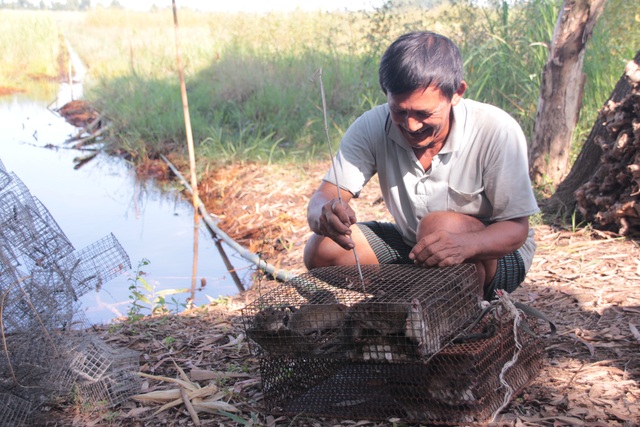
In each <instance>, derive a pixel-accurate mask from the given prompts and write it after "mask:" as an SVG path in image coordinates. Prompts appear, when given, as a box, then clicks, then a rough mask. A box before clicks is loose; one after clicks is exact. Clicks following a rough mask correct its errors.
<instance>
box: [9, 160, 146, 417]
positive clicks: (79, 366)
mask: <svg viewBox="0 0 640 427" xmlns="http://www.w3.org/2000/svg"><path fill="white" fill-rule="evenodd" d="M130 268H131V262H130V259H129V256H128V255H127V253H126V252H125V251H124V249H123V248H122V246H121V245H120V243H119V242H118V240H117V239H116V238H115V236H114V235H113V234H109V235H107V236H105V237H104V238H102V239H100V240H98V241H96V242H94V243H93V244H91V245H89V246H87V247H85V248H83V249H81V250H76V249H75V248H74V247H73V245H72V244H71V242H70V241H69V240H68V239H67V237H66V236H65V235H64V233H63V232H62V230H61V229H60V227H59V226H58V224H57V223H56V221H55V220H54V218H53V216H52V215H51V214H50V213H49V211H48V210H47V209H46V207H45V206H44V205H43V204H42V202H40V201H39V200H38V199H37V198H35V197H33V196H32V195H31V193H30V192H29V189H28V188H27V187H26V186H25V185H24V184H23V183H22V181H20V179H19V178H18V177H17V176H16V175H15V174H14V173H8V172H7V171H6V169H5V168H4V165H3V164H2V162H0V329H2V343H3V348H4V351H2V352H0V426H3V425H12V426H13V425H23V424H26V423H28V422H27V421H26V419H27V418H28V417H29V416H31V415H32V414H33V413H35V412H36V411H37V409H38V408H39V407H40V406H41V405H43V404H44V402H45V401H46V400H47V399H48V398H52V397H54V396H56V395H62V394H65V393H69V391H70V389H71V387H72V386H73V385H74V384H76V383H81V384H79V385H78V387H80V385H83V386H86V388H85V391H86V393H87V396H83V397H86V399H87V400H91V398H92V396H98V397H96V399H97V398H99V399H101V400H106V401H107V403H108V404H110V405H113V404H117V403H118V402H120V401H122V399H124V398H126V397H127V396H129V395H131V394H133V393H134V392H135V390H136V389H137V387H138V384H139V381H137V380H138V378H137V377H134V376H133V373H132V372H135V371H137V370H138V369H139V362H138V354H137V352H131V351H128V350H118V349H112V348H111V347H109V346H108V345H106V343H103V342H101V341H100V340H99V339H97V338H95V337H90V336H87V335H86V334H83V333H82V332H81V331H82V330H83V329H87V328H88V326H89V325H88V321H87V320H86V316H84V313H83V312H82V310H81V304H80V300H79V298H80V297H81V296H82V295H84V294H86V293H87V292H89V291H92V290H98V289H100V288H101V287H102V285H103V284H105V283H106V282H108V281H109V280H111V279H112V278H114V277H116V276H117V275H119V274H122V273H123V272H125V271H126V270H128V269H130ZM72 332H77V333H72ZM78 333H79V335H78ZM102 390H104V393H102Z"/></svg>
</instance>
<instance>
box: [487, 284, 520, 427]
mask: <svg viewBox="0 0 640 427" xmlns="http://www.w3.org/2000/svg"><path fill="white" fill-rule="evenodd" d="M496 294H497V296H498V302H499V303H501V304H502V306H503V307H504V308H505V309H506V310H507V311H508V312H509V313H511V314H512V315H513V339H514V341H515V344H516V349H515V351H514V352H513V357H512V358H511V360H509V361H508V362H507V363H505V364H504V366H503V367H502V370H501V371H500V375H499V379H500V383H501V384H502V386H503V387H504V388H505V395H504V399H503V400H502V405H500V407H499V408H498V409H496V411H495V412H494V413H493V415H492V417H491V422H495V420H496V417H497V416H498V414H500V412H501V411H502V410H503V409H504V408H506V407H507V406H508V405H509V402H510V401H511V398H512V397H513V393H514V390H513V387H511V385H510V384H509V383H508V382H507V380H506V379H505V375H506V373H507V371H508V370H509V369H510V368H511V367H512V366H513V365H515V363H516V362H517V360H518V356H519V355H520V351H521V350H522V344H520V341H519V340H518V325H519V324H520V313H521V311H520V310H518V309H517V308H516V306H515V305H514V304H513V302H512V301H511V299H510V298H509V294H508V293H507V292H505V291H503V290H498V291H496Z"/></svg>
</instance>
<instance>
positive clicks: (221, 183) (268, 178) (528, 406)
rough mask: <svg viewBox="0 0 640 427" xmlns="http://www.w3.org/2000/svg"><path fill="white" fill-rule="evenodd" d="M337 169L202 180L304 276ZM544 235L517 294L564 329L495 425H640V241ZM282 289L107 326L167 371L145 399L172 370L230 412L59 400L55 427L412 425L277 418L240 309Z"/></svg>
mask: <svg viewBox="0 0 640 427" xmlns="http://www.w3.org/2000/svg"><path fill="white" fill-rule="evenodd" d="M184 166H185V165H181V166H180V168H181V169H182V168H184ZM327 166H328V162H319V163H318V164H315V165H313V166H309V167H282V166H273V165H272V166H257V165H252V164H245V165H235V166H230V167H226V168H223V169H217V170H211V171H210V172H208V173H207V174H206V178H203V179H202V180H201V182H200V183H199V196H200V198H201V199H202V201H203V202H204V204H205V206H206V209H207V210H208V212H209V213H210V214H212V215H214V216H215V217H217V219H218V220H219V223H218V226H219V227H220V229H222V230H224V231H225V232H226V233H227V234H228V235H229V236H230V237H231V238H233V239H234V240H235V241H237V242H238V243H239V244H241V245H242V246H244V247H246V248H248V249H249V250H251V252H253V253H259V254H260V257H261V259H263V260H264V261H265V262H267V263H269V264H271V265H274V266H277V268H279V269H284V270H286V271H288V272H291V273H293V274H299V273H303V272H304V271H305V269H304V267H303V265H302V249H303V246H304V242H305V241H306V239H307V238H308V236H309V231H308V227H307V225H306V219H305V212H306V203H307V201H308V199H309V197H310V196H311V194H312V193H313V190H314V189H315V187H316V186H317V184H318V182H319V180H320V178H321V176H322V175H323V173H324V171H325V170H326V168H327ZM184 170H185V171H186V168H185V169H184ZM185 176H188V174H185ZM185 196H186V197H190V195H188V194H186V193H185ZM355 207H356V213H357V214H358V218H359V219H363V220H364V219H385V218H388V214H387V213H386V211H385V208H384V205H383V203H382V202H381V200H380V193H379V190H378V187H377V186H376V185H375V183H372V185H370V186H369V187H367V189H366V191H365V192H363V195H362V197H361V198H360V199H358V200H357V202H356V205H355ZM535 230H536V240H537V243H538V250H537V253H536V256H535V258H534V262H533V266H532V268H531V270H530V272H529V274H528V276H527V279H526V281H525V283H524V284H523V286H521V287H520V288H519V289H518V290H517V291H516V292H514V293H513V294H512V297H513V298H514V299H517V300H519V301H521V302H523V303H526V304H529V305H531V306H532V307H535V308H537V309H538V310H540V311H542V312H543V313H544V314H546V315H547V316H548V317H549V318H550V319H551V320H552V321H553V322H555V324H556V325H557V328H558V333H557V335H556V336H553V337H549V338H546V339H545V345H546V348H545V359H544V363H543V366H542V369H541V371H540V373H539V375H538V376H537V377H536V378H535V379H534V380H533V381H532V382H531V383H530V384H529V385H528V386H527V387H526V388H524V390H523V391H521V392H520V393H519V394H518V395H517V396H515V397H514V398H513V399H512V400H511V402H510V404H509V406H507V407H506V408H505V409H504V410H503V411H502V413H501V416H500V417H498V421H496V422H495V423H494V424H493V425H504V426H507V425H512V426H626V427H630V426H638V425H640V384H639V382H640V357H639V356H638V354H639V352H640V332H639V331H638V329H639V328H640V247H639V245H638V242H637V241H634V240H631V239H624V238H620V237H618V236H615V235H612V234H610V233H603V232H597V231H595V230H592V229H590V228H576V229H573V230H572V229H567V228H559V227H553V226H549V225H537V226H535ZM231 258H232V260H233V256H232V257H231ZM276 286H280V283H278V282H276V281H275V280H272V279H270V278H269V277H267V276H266V275H265V274H263V273H261V272H260V271H255V272H254V274H253V284H252V286H251V288H250V289H249V290H248V291H246V292H245V293H243V294H242V295H235V296H233V297H232V298H229V299H228V300H227V301H218V302H217V303H213V304H211V305H209V306H208V307H205V308H198V309H193V310H190V311H186V312H184V313H181V314H179V315H166V316H154V317H149V318H145V319H143V320H142V321H139V322H136V323H129V322H122V323H119V324H116V325H110V326H108V327H104V328H103V329H102V330H101V332H100V333H101V335H102V336H103V337H104V338H105V339H106V340H107V342H109V343H110V344H112V345H117V346H125V347H128V348H132V349H136V350H138V351H140V352H141V355H142V356H141V372H143V373H145V374H148V375H153V376H155V377H146V378H145V382H144V383H143V388H142V389H141V394H145V393H148V392H151V391H160V390H171V389H173V390H176V392H177V389H178V388H179V386H178V385H177V384H176V383H175V382H169V381H168V380H166V378H171V379H175V378H178V377H179V375H180V370H183V371H184V374H185V376H186V377H184V378H185V380H188V382H189V383H190V384H191V385H190V386H189V387H193V388H196V389H200V390H201V391H202V389H205V391H202V393H208V394H209V395H211V396H215V399H217V400H218V401H219V402H222V403H221V404H220V406H219V407H215V408H214V409H209V410H207V409H203V408H202V407H199V408H198V409H197V410H196V409H194V408H191V412H190V411H189V406H188V405H186V404H185V403H184V400H180V399H179V398H178V400H176V401H175V402H174V403H175V406H173V407H170V408H166V409H161V407H162V405H163V404H165V403H167V402H169V401H170V400H172V399H169V398H165V399H164V400H163V399H160V398H158V399H157V400H155V401H152V400H150V399H147V400H145V401H136V400H133V399H132V400H129V401H128V402H125V403H124V404H122V405H119V406H118V407H116V408H108V409H105V408H99V407H87V406H86V405H84V406H80V405H66V404H61V405H60V406H59V407H52V408H51V411H50V413H49V414H45V415H46V417H47V424H48V425H77V426H89V425H95V426H102V425H117V426H143V425H144V426H190V425H207V426H230V425H245V426H250V425H262V426H318V427H325V426H366V425H368V426H392V425H403V424H402V422H401V421H398V420H362V419H354V420H336V419H319V418H308V417H304V416H297V417H274V416H271V415H269V414H267V413H265V411H264V406H263V395H262V387H261V383H260V370H259V365H258V363H259V359H258V357H257V356H256V355H254V354H252V352H251V351H250V347H249V345H248V341H247V338H246V337H244V329H243V325H242V322H241V314H242V312H241V310H242V308H243V307H244V306H245V305H246V304H247V303H249V302H251V301H252V300H254V299H255V298H256V297H258V296H260V295H262V294H264V293H265V292H268V291H269V290H271V289H273V288H274V287H276ZM168 337H170V340H168V339H167V338H168ZM160 377H166V378H165V380H161V379H160ZM183 387H184V384H183ZM207 387H209V388H207ZM174 396H175V395H174ZM211 396H210V398H211ZM173 399H175V397H174V398H173ZM196 400H197V399H196ZM196 400H194V401H196ZM191 406H193V405H191ZM218 409H223V410H224V411H225V412H219V411H218ZM54 414H55V416H53V415H54ZM54 419H55V421H52V420H54ZM198 423H199V424H198Z"/></svg>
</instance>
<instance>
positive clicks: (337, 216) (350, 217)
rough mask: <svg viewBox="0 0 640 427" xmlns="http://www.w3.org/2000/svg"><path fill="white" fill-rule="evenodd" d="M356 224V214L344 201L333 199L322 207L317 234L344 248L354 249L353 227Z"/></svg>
mask: <svg viewBox="0 0 640 427" xmlns="http://www.w3.org/2000/svg"><path fill="white" fill-rule="evenodd" d="M355 223H356V213H355V212H354V211H353V209H351V206H349V205H348V204H347V203H345V202H344V201H342V202H341V201H340V200H339V199H337V198H336V199H332V200H330V201H329V202H327V203H325V204H324V205H322V210H321V213H320V216H319V218H318V227H317V230H314V231H315V232H316V233H317V234H320V235H323V236H326V237H329V238H330V239H331V240H333V241H334V242H336V243H337V244H339V245H340V246H341V247H342V248H344V249H347V250H350V249H353V246H354V244H353V240H352V239H351V238H350V237H349V236H350V235H351V226H352V225H353V224H355Z"/></svg>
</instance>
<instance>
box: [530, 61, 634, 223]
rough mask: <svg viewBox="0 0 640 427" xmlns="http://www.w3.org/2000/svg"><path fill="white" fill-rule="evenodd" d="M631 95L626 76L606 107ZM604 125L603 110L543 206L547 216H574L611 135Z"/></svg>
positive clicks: (563, 217) (622, 78)
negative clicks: (579, 192) (604, 141)
mask: <svg viewBox="0 0 640 427" xmlns="http://www.w3.org/2000/svg"><path fill="white" fill-rule="evenodd" d="M633 61H634V62H635V63H636V64H638V65H640V51H638V52H637V53H636V56H635V58H634V59H633ZM630 93H631V85H630V84H629V81H628V79H627V78H626V77H625V74H624V73H623V74H622V76H621V77H620V80H618V83H617V84H616V86H615V88H614V89H613V92H612V93H611V96H609V99H608V100H607V102H605V104H604V105H605V106H606V105H609V104H611V103H618V102H620V101H621V100H622V99H623V98H625V97H626V96H627V95H629V94H630ZM605 125H606V122H605V120H604V118H603V113H602V110H601V111H600V113H599V114H598V117H597V118H596V120H595V122H594V124H593V127H592V128H591V132H590V133H589V136H588V137H587V139H586V140H585V142H584V145H583V146H582V149H581V150H580V154H578V157H577V159H576V161H575V163H574V164H573V167H572V168H571V171H570V172H569V174H568V175H567V177H566V178H565V179H564V180H563V181H562V182H561V183H560V185H559V186H558V188H557V190H556V192H555V193H554V194H553V196H551V197H550V198H549V199H547V200H546V201H544V202H543V203H542V212H543V213H544V214H545V215H549V216H553V217H559V218H562V219H567V217H568V216H569V215H572V214H573V213H574V211H575V209H576V203H577V202H576V196H575V192H576V190H577V189H578V188H579V187H580V186H582V185H583V184H585V183H586V182H587V181H589V180H590V179H591V178H593V176H594V175H595V173H596V171H597V170H598V168H599V164H600V161H601V156H602V148H601V147H600V145H599V144H598V143H597V142H596V141H598V139H599V138H608V131H607V128H606V126H605Z"/></svg>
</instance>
